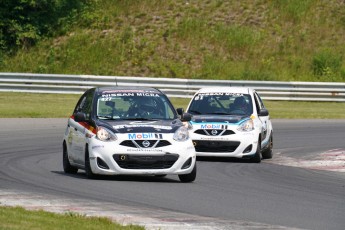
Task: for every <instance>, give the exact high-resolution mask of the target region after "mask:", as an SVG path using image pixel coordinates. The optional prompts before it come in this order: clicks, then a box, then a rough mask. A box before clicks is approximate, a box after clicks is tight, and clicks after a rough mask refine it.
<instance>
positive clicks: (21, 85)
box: [0, 73, 345, 102]
mask: <svg viewBox="0 0 345 230" xmlns="http://www.w3.org/2000/svg"><path fill="white" fill-rule="evenodd" d="M109 85H113V86H115V85H117V86H146V87H154V88H158V89H160V90H161V91H163V92H164V93H166V94H167V95H168V96H169V97H182V98H191V97H192V96H193V94H194V93H195V92H196V91H197V90H198V89H200V88H203V87H223V86H234V87H236V86H245V87H251V88H254V89H256V90H257V91H258V92H259V94H260V95H261V96H262V98H263V99H265V100H282V101H289V100H291V101H335V102H345V83H334V82H279V81H232V80H196V79H176V78H148V77H120V76H93V75H62V74H31V73H0V92H28V93H60V94H81V93H83V92H84V91H86V90H87V89H89V88H91V87H95V86H109Z"/></svg>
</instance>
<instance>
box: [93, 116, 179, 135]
mask: <svg viewBox="0 0 345 230" xmlns="http://www.w3.org/2000/svg"><path fill="white" fill-rule="evenodd" d="M97 125H101V126H105V127H107V128H108V129H110V130H112V131H113V132H115V133H147V132H149V133H174V132H175V131H176V130H177V129H178V128H179V127H181V126H182V125H183V123H182V122H181V121H180V120H179V119H175V120H147V121H146V120H145V121H141V120H119V121H113V120H111V121H107V120H99V121H98V122H97Z"/></svg>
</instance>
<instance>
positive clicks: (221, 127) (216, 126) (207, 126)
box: [200, 124, 228, 129]
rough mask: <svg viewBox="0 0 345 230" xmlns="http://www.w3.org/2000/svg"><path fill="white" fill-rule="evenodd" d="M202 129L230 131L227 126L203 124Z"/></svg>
mask: <svg viewBox="0 0 345 230" xmlns="http://www.w3.org/2000/svg"><path fill="white" fill-rule="evenodd" d="M200 128H201V129H228V126H227V125H221V124H202V125H200Z"/></svg>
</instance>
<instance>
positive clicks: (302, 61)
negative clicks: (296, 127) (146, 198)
mask: <svg viewBox="0 0 345 230" xmlns="http://www.w3.org/2000/svg"><path fill="white" fill-rule="evenodd" d="M90 2H92V5H91V7H89V8H88V9H89V10H86V11H83V13H82V15H81V16H80V17H76V20H77V21H76V22H74V23H73V24H71V26H69V27H68V28H70V29H69V30H68V31H67V32H66V33H60V36H58V37H51V38H46V39H44V40H42V41H40V42H39V43H38V44H37V45H36V46H34V47H32V48H30V49H20V50H19V51H18V52H17V53H16V54H14V55H11V56H6V55H3V56H2V57H0V72H33V73H57V74H91V75H112V76H146V77H173V78H187V79H190V78H194V79H228V80H274V81H331V82H345V57H344V53H345V46H344V37H345V16H344V15H345V4H344V3H343V1H340V0H303V1H300V0H279V1H278V0H276V1H272V0H242V1H219V0H207V1H185V0H165V1H161V0H142V1H138V0H126V1H123V0H98V1H96V0H90ZM57 34H59V33H57Z"/></svg>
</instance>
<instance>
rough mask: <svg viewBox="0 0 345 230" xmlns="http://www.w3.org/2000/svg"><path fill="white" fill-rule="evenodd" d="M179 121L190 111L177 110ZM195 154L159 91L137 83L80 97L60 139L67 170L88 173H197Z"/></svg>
mask: <svg viewBox="0 0 345 230" xmlns="http://www.w3.org/2000/svg"><path fill="white" fill-rule="evenodd" d="M177 111H179V115H181V117H182V118H183V119H182V120H183V121H190V119H191V116H190V114H186V113H183V110H182V109H178V110H177ZM195 162H196V155H195V150H194V146H193V143H192V141H191V139H190V137H189V132H188V129H187V128H186V126H185V125H184V124H183V122H182V121H181V119H180V118H179V116H178V114H177V112H176V111H175V109H174V107H173V106H172V104H171V103H170V101H169V99H168V98H167V97H166V95H164V94H163V93H162V92H161V91H159V90H157V89H153V88H142V87H140V88H139V87H101V88H92V89H90V90H88V91H86V92H85V93H84V94H83V95H82V96H81V98H80V99H79V101H78V103H77V105H76V107H75V110H74V112H73V115H72V116H71V117H70V118H69V119H68V125H67V128H66V131H65V135H64V140H63V168H64V171H65V172H66V173H72V174H74V173H77V171H78V169H83V170H85V172H86V175H87V177H89V178H94V177H95V176H96V175H97V174H103V175H123V174H125V175H130V174H131V175H143V174H144V175H156V176H164V175H167V174H176V175H178V176H179V178H180V180H181V181H182V182H192V181H194V180H195V177H196V163H195Z"/></svg>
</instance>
